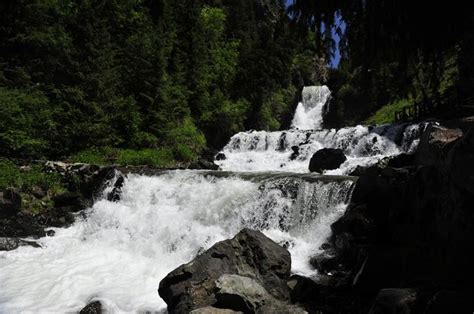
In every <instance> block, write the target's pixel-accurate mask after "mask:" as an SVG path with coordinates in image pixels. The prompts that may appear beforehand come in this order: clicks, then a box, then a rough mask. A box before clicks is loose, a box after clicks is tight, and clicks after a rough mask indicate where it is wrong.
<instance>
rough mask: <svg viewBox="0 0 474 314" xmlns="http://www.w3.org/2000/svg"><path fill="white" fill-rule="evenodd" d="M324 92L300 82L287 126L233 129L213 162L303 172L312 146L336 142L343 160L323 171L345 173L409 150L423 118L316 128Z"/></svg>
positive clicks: (320, 119)
mask: <svg viewBox="0 0 474 314" xmlns="http://www.w3.org/2000/svg"><path fill="white" fill-rule="evenodd" d="M330 95H331V92H330V90H329V88H328V87H327V86H309V87H305V88H304V89H303V93H302V102H301V103H299V104H298V107H297V109H296V112H295V115H294V118H293V122H292V129H290V130H286V131H277V132H266V131H248V132H240V133H238V134H235V135H234V136H233V137H232V138H231V139H230V141H229V143H228V144H227V145H226V146H225V147H224V148H223V150H222V152H221V153H222V154H223V155H224V156H225V158H220V160H216V161H215V163H216V164H218V165H219V166H220V168H221V169H222V170H226V171H291V172H298V173H304V172H308V171H309V169H308V165H309V161H310V159H311V157H312V156H313V154H314V153H315V152H317V151H318V150H320V149H322V148H338V149H342V150H343V151H344V154H345V155H346V157H347V160H346V162H344V163H343V164H342V165H341V166H340V167H339V169H335V170H329V171H326V172H325V173H324V174H329V175H347V174H350V173H351V172H352V171H353V170H354V169H355V168H357V166H370V165H373V164H375V163H377V162H378V161H380V160H381V159H383V158H385V157H390V156H396V155H399V154H402V153H413V152H414V151H415V149H416V147H417V146H418V142H419V139H420V137H421V133H422V132H423V130H424V129H425V127H426V124H425V123H420V124H394V125H381V126H376V127H369V126H362V125H357V126H354V127H346V128H342V129H338V130H337V129H321V125H322V122H323V109H324V106H325V105H326V103H327V101H328V100H329V98H330Z"/></svg>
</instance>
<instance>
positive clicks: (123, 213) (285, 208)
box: [0, 86, 423, 313]
mask: <svg viewBox="0 0 474 314" xmlns="http://www.w3.org/2000/svg"><path fill="white" fill-rule="evenodd" d="M329 97H330V91H329V89H328V88H327V87H325V86H323V87H309V88H305V89H304V91H303V102H302V103H301V104H300V105H299V106H298V108H297V110H296V113H295V117H294V120H293V123H292V126H293V129H291V130H288V131H280V132H264V131H259V132H257V131H253V132H242V133H239V134H236V135H235V136H234V137H232V139H231V140H230V142H229V143H228V144H227V146H226V147H225V148H224V150H223V153H224V154H225V156H226V159H225V160H220V161H218V162H217V163H218V164H219V165H220V167H221V169H222V170H228V171H229V172H226V171H210V172H206V171H188V170H186V171H183V170H181V171H180V170H176V171H164V172H161V173H159V174H157V175H155V176H139V175H129V176H128V177H127V178H126V180H125V184H124V186H123V189H122V195H121V199H120V201H119V202H110V201H108V200H106V199H105V198H103V199H100V200H98V201H97V202H96V203H95V204H94V206H93V207H92V208H91V209H89V210H87V211H86V213H85V214H84V215H81V216H78V217H77V220H76V222H75V223H74V225H72V226H71V227H69V228H65V229H54V230H55V232H56V234H55V236H54V237H46V238H42V239H40V240H38V243H39V244H41V246H42V248H41V249H37V248H31V247H20V248H18V249H16V250H14V251H10V252H0V283H1V289H0V313H11V312H20V311H23V312H73V311H78V310H80V309H81V308H82V307H84V306H85V305H86V304H87V303H88V302H90V301H93V300H100V301H101V302H102V303H103V305H104V306H105V307H106V309H107V310H108V311H109V312H114V313H115V312H147V311H150V312H164V311H166V304H165V303H164V302H163V301H162V300H161V299H160V298H159V297H158V295H157V287H158V284H159V282H160V280H161V279H162V278H163V277H164V276H166V274H167V273H168V272H170V271H172V270H173V269H175V268H176V267H178V266H179V265H180V264H182V263H186V262H189V261H190V260H192V259H193V258H194V257H195V256H196V254H198V253H199V252H202V251H203V250H206V249H207V248H209V247H210V246H212V245H213V244H214V243H216V242H217V241H220V240H224V239H228V238H231V237H233V236H234V235H235V234H236V233H237V232H239V231H240V230H241V229H242V228H244V227H249V228H253V229H257V230H261V231H262V232H264V233H265V234H266V235H267V236H269V237H270V238H271V239H273V240H274V241H276V242H277V243H280V244H281V245H283V246H285V247H287V248H288V250H289V251H290V252H291V255H292V271H293V272H294V273H300V274H303V275H306V276H312V275H315V274H316V273H315V271H314V270H313V269H312V268H311V267H310V265H309V259H310V257H311V256H313V255H314V254H316V253H317V252H318V250H319V249H320V246H321V244H322V243H323V242H324V241H325V240H326V239H327V237H328V236H329V235H330V225H331V223H333V222H334V221H335V220H336V219H337V218H338V217H340V216H341V215H342V214H343V213H344V210H345V208H346V205H347V203H348V201H349V199H350V195H351V191H352V188H353V185H354V178H352V177H347V176H346V177H342V176H340V177H337V176H326V175H325V176H321V175H317V174H311V173H305V172H308V170H307V167H308V163H309V159H310V158H311V156H312V154H313V153H314V152H315V151H317V150H319V149H321V148H323V147H335V148H341V149H343V150H344V152H345V154H346V155H347V156H348V160H347V161H346V162H345V163H344V164H343V165H342V166H341V168H340V169H337V170H334V171H330V172H328V173H330V174H347V173H349V172H350V171H351V170H352V169H353V168H355V167H356V166H357V165H369V164H372V163H374V162H376V161H377V160H379V159H381V158H383V157H384V156H390V155H396V154H399V153H401V152H411V151H413V150H414V149H415V148H416V145H417V141H418V138H419V136H420V132H421V130H422V129H423V126H422V125H396V126H379V127H375V128H368V127H364V126H357V127H351V128H344V129H340V130H323V129H321V124H322V110H323V107H324V106H325V104H326V102H327V100H328V98H329ZM261 171H267V172H261ZM328 173H326V174H328ZM108 189H110V186H109V188H108ZM107 191H108V190H107V187H106V190H105V191H104V195H105V194H106V193H107Z"/></svg>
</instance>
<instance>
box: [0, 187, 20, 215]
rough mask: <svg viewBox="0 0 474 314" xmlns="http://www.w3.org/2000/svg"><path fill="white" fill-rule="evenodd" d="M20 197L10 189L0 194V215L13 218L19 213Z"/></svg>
mask: <svg viewBox="0 0 474 314" xmlns="http://www.w3.org/2000/svg"><path fill="white" fill-rule="evenodd" d="M20 208H21V196H20V194H18V193H17V192H15V191H14V190H12V189H6V190H4V191H3V192H0V215H1V216H13V215H15V214H17V213H18V212H19V211H20Z"/></svg>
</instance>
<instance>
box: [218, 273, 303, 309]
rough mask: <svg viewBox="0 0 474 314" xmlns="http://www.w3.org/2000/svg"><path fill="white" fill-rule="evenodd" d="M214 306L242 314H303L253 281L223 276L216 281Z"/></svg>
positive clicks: (227, 275)
mask: <svg viewBox="0 0 474 314" xmlns="http://www.w3.org/2000/svg"><path fill="white" fill-rule="evenodd" d="M216 300H217V303H216V306H217V307H220V308H226V309H232V310H235V311H241V312H244V313H276V312H278V313H304V310H302V309H299V308H298V307H296V306H293V305H289V304H287V303H286V302H283V301H280V300H277V299H276V298H275V297H273V296H272V295H270V294H269V293H268V292H267V290H265V288H263V287H262V286H261V285H260V284H259V283H258V282H257V281H256V280H255V279H252V278H249V277H245V276H240V275H229V274H225V275H222V276H221V277H219V279H217V281H216Z"/></svg>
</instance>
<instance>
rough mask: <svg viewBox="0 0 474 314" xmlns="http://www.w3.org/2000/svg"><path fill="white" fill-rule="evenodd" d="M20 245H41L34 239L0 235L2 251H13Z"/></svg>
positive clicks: (0, 248) (37, 246)
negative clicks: (28, 239) (27, 239)
mask: <svg viewBox="0 0 474 314" xmlns="http://www.w3.org/2000/svg"><path fill="white" fill-rule="evenodd" d="M20 246H31V247H36V248H39V247H41V245H39V244H38V243H36V242H34V241H26V240H22V239H19V238H4V237H0V251H11V250H14V249H16V248H18V247H20Z"/></svg>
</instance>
